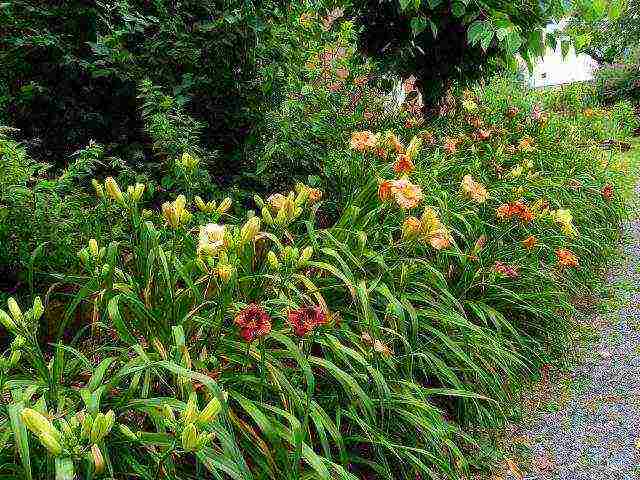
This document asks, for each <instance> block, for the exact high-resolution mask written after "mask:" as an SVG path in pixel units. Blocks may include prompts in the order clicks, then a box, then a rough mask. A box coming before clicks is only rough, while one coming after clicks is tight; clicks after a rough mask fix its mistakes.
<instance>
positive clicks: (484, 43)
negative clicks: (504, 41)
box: [480, 29, 494, 51]
mask: <svg viewBox="0 0 640 480" xmlns="http://www.w3.org/2000/svg"><path fill="white" fill-rule="evenodd" d="M493 37H494V32H493V30H490V29H489V30H485V31H483V32H482V36H481V37H480V47H481V48H482V49H483V50H485V51H486V50H487V49H488V48H489V45H491V40H493Z"/></svg>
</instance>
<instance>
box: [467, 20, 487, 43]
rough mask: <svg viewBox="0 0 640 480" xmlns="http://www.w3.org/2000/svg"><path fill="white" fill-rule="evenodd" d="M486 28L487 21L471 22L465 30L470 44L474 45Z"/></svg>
mask: <svg viewBox="0 0 640 480" xmlns="http://www.w3.org/2000/svg"><path fill="white" fill-rule="evenodd" d="M487 30H489V28H488V26H487V22H483V21H480V20H476V21H475V22H473V23H472V24H471V26H470V27H469V30H467V41H468V42H469V44H470V45H475V44H476V43H478V42H479V41H480V38H481V37H482V35H483V33H484V32H485V31H487Z"/></svg>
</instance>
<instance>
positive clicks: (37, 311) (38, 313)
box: [32, 297, 44, 322]
mask: <svg viewBox="0 0 640 480" xmlns="http://www.w3.org/2000/svg"><path fill="white" fill-rule="evenodd" d="M32 311H33V319H34V320H35V321H36V322H37V321H38V320H40V318H41V317H42V314H43V313H44V306H43V305H42V300H41V299H40V297H36V298H35V299H34V300H33V309H32Z"/></svg>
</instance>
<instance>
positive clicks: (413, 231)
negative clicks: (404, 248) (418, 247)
mask: <svg viewBox="0 0 640 480" xmlns="http://www.w3.org/2000/svg"><path fill="white" fill-rule="evenodd" d="M421 230H422V223H421V222H420V220H419V219H417V218H416V217H407V218H406V219H405V221H404V222H403V223H402V238H403V239H404V240H411V239H412V238H415V237H417V236H418V235H419V234H420V232H421Z"/></svg>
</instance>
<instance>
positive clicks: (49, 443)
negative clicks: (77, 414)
mask: <svg viewBox="0 0 640 480" xmlns="http://www.w3.org/2000/svg"><path fill="white" fill-rule="evenodd" d="M38 438H39V439H40V442H42V445H44V447H45V448H46V449H47V450H49V452H50V453H51V454H52V455H54V456H55V455H60V454H61V453H62V446H61V445H60V442H59V441H58V440H56V438H55V437H54V436H53V435H50V434H49V433H46V432H45V433H41V434H40V435H38Z"/></svg>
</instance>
